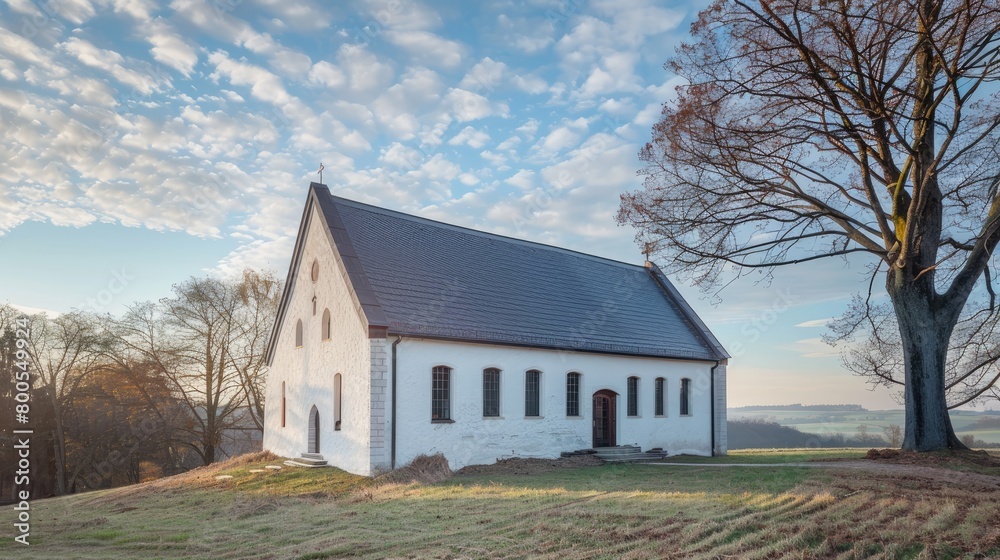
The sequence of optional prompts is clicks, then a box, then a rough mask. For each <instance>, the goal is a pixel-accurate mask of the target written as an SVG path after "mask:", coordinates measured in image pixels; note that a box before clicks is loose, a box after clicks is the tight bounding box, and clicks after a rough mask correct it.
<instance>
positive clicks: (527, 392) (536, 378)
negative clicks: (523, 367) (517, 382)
mask: <svg viewBox="0 0 1000 560" xmlns="http://www.w3.org/2000/svg"><path fill="white" fill-rule="evenodd" d="M541 383H542V372H540V371H538V370H537V369H531V370H528V371H526V372H525V373H524V415H525V416H541V413H540V402H541Z"/></svg>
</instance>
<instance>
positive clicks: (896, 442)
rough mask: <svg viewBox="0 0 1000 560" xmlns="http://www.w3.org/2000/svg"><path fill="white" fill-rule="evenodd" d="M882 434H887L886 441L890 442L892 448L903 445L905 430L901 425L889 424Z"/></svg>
mask: <svg viewBox="0 0 1000 560" xmlns="http://www.w3.org/2000/svg"><path fill="white" fill-rule="evenodd" d="M882 433H884V434H885V439H886V440H887V441H888V442H889V446H890V447H899V446H900V445H903V428H902V426H900V425H899V424H889V425H888V426H886V427H884V428H882Z"/></svg>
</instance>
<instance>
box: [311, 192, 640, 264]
mask: <svg viewBox="0 0 1000 560" xmlns="http://www.w3.org/2000/svg"><path fill="white" fill-rule="evenodd" d="M314 184H318V183H314ZM321 186H326V185H321ZM327 189H328V192H329V187H327ZM329 196H330V198H332V199H333V200H334V202H336V203H338V204H347V205H349V206H354V207H355V208H358V209H360V210H365V211H369V212H375V213H381V214H391V215H393V216H395V217H399V218H402V219H408V220H412V221H416V222H423V223H427V224H429V225H432V226H435V227H445V228H449V229H452V230H458V231H461V232H465V233H469V234H473V235H477V236H480V237H488V238H493V239H498V240H501V241H505V242H514V243H519V244H522V245H528V246H531V247H538V248H540V249H546V250H551V251H557V252H560V253H565V254H569V255H571V256H575V257H583V258H587V259H591V260H595V261H600V262H604V263H607V264H610V265H615V266H623V267H629V268H635V269H637V270H645V266H643V265H641V264H633V263H628V262H624V261H619V260H616V259H612V258H608V257H602V256H599V255H592V254H590V253H584V252H582V251H576V250H573V249H567V248H565V247H559V246H558V245H550V244H548V243H542V242H540V241H529V240H527V239H519V238H517V237H511V236H509V235H502V234H499V233H492V232H489V231H483V230H480V229H475V228H471V227H468V226H460V225H457V224H449V223H448V222H442V221H440V220H434V219H431V218H425V217H423V216H417V215H414V214H407V213H406V212H401V211H399V210H392V209H390V208H383V207H381V206H375V205H373V204H367V203H365V202H360V201H357V200H352V199H350V198H344V197H342V196H337V195H335V194H333V193H330V194H329Z"/></svg>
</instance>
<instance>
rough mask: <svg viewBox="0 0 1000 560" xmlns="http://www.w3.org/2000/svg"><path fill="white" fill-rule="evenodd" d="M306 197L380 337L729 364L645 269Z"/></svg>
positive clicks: (320, 192)
mask: <svg viewBox="0 0 1000 560" xmlns="http://www.w3.org/2000/svg"><path fill="white" fill-rule="evenodd" d="M312 195H315V196H316V200H317V202H318V204H319V207H320V210H321V212H322V214H323V216H324V218H325V219H326V222H327V224H326V225H327V226H328V227H329V228H330V232H331V238H332V240H333V242H334V244H335V245H336V246H337V250H338V252H339V253H340V254H341V256H342V257H343V258H344V262H345V267H346V268H347V271H348V274H349V276H350V278H351V282H352V284H353V288H354V290H355V292H356V293H357V294H358V298H359V301H360V302H361V304H362V308H363V310H364V312H365V314H366V317H367V319H368V321H369V323H370V324H372V325H378V326H384V327H387V330H388V334H389V335H393V334H398V335H411V336H424V337H432V338H444V339H456V340H466V341H475V342H485V343H499V344H514V345H524V346H535V347H546V348H559V349H568V350H582V351H596V352H610V353H617V354H633V355H642V356H660V357H672V358H682V359H694V360H719V359H724V358H727V357H728V355H727V354H726V352H725V350H724V349H723V348H722V346H721V345H719V343H718V341H717V340H716V339H715V337H714V336H712V334H711V333H710V332H709V331H708V329H707V328H706V327H705V325H704V323H702V322H701V320H700V319H698V317H697V316H696V315H695V314H694V312H693V311H692V310H691V308H690V307H689V306H688V305H687V303H686V302H685V301H684V300H683V298H681V296H680V294H679V293H677V291H676V289H674V287H673V286H672V285H671V284H670V282H669V281H668V280H667V279H666V277H664V276H663V274H662V273H661V272H660V271H659V269H657V268H655V267H653V268H646V267H643V266H637V265H632V264H626V263H621V262H617V261H613V260H609V259H604V258H600V257H595V256H591V255H586V254H583V253H578V252H575V251H569V250H566V249H561V248H558V247H552V246H549V245H543V244H539V243H531V242H527V241H522V240H518V239H512V238H509V237H503V236H500V235H494V234H490V233H485V232H481V231H476V230H472V229H467V228H463V227H458V226H453V225H449V224H444V223H441V222H435V221H433V220H428V219H424V218H419V217H416V216H411V215H408V214H403V213H400V212H395V211H392V210H386V209H384V208H379V207H376V206H371V205H368V204H362V203H360V202H355V201H351V200H347V199H344V198H340V197H336V196H333V195H331V194H330V192H329V190H328V189H327V188H326V187H325V186H323V185H317V184H313V186H312V193H311V196H312ZM300 235H301V234H300ZM293 261H294V259H293ZM293 266H294V262H293ZM279 321H280V316H279Z"/></svg>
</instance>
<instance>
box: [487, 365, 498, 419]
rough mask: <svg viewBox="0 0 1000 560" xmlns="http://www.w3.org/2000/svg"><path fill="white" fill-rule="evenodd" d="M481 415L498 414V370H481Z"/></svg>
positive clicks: (493, 415)
mask: <svg viewBox="0 0 1000 560" xmlns="http://www.w3.org/2000/svg"><path fill="white" fill-rule="evenodd" d="M483 416H492V417H496V416H500V370H499V369H497V368H486V369H484V370H483Z"/></svg>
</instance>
